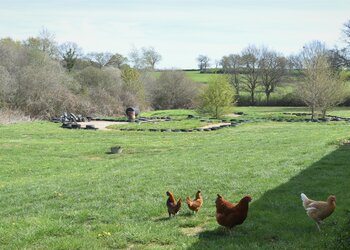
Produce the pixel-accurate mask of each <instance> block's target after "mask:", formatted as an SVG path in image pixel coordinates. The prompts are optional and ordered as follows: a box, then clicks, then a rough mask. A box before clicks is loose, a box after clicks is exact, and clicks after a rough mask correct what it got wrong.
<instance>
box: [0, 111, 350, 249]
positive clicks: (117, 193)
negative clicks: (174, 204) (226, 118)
mask: <svg viewBox="0 0 350 250" xmlns="http://www.w3.org/2000/svg"><path fill="white" fill-rule="evenodd" d="M234 111H243V112H245V113H246V115H245V116H244V117H248V118H249V119H250V118H252V117H280V116H283V112H305V111H306V110H305V109H303V108H281V107H275V108H270V107H261V108H258V107H254V108H249V107H239V108H235V109H234ZM187 114H192V115H194V114H196V113H195V112H193V111H183V110H182V111H156V112H152V113H149V114H148V116H150V115H154V116H160V115H170V116H177V117H179V116H184V117H185V116H186V115H187ZM333 114H337V115H342V116H344V117H350V110H348V109H340V108H339V109H336V110H335V111H334V112H333ZM244 117H243V118H244ZM0 133H1V137H0V147H1V151H0V160H1V166H0V193H1V199H0V207H1V210H0V215H1V216H0V248H1V249H337V248H340V247H341V246H342V244H344V240H343V238H344V237H348V235H346V234H345V231H344V230H345V224H346V223H349V218H350V210H349V208H350V193H349V188H350V184H349V178H350V168H349V160H350V146H349V145H348V144H347V140H348V139H350V123H347V122H327V123H311V122H309V123H307V122H292V123H291V122H273V121H255V122H250V123H246V124H242V125H239V126H237V127H230V128H224V129H221V130H219V131H211V132H192V133H167V132H163V133H161V132H137V131H133V132H130V131H128V132H127V131H119V130H110V131H88V130H67V129H62V128H60V127H59V124H56V123H49V122H40V121H36V122H32V123H22V124H15V125H0ZM116 145H119V146H122V147H123V149H124V150H123V152H122V153H121V154H109V151H110V147H112V146H116ZM198 189H200V190H201V191H202V193H203V197H204V205H203V208H202V209H201V210H200V211H199V213H198V214H197V215H192V213H191V212H190V210H189V209H188V208H187V206H185V205H183V207H182V209H181V211H180V214H179V215H177V216H176V217H174V218H171V219H169V218H168V214H167V209H166V206H165V202H166V199H167V197H166V195H165V192H166V191H168V190H169V191H172V192H173V193H174V194H175V197H176V198H178V197H181V198H182V199H183V200H184V199H185V197H186V196H192V197H193V196H194V194H195V192H196V191H197V190H198ZM301 192H304V193H306V194H307V195H309V196H310V197H311V198H314V199H326V198H327V196H328V195H329V194H335V195H336V196H337V209H336V211H335V213H334V214H333V215H332V216H331V217H330V218H328V219H326V220H325V223H324V224H323V225H322V226H321V228H322V231H321V232H318V231H317V228H316V225H315V223H314V222H313V221H311V220H310V219H309V218H308V217H307V215H306V213H305V211H304V209H303V207H302V205H301V200H300V193H301ZM218 193H219V194H221V195H222V196H224V197H225V199H227V200H229V201H232V202H237V201H239V199H240V198H241V197H242V196H244V195H247V194H250V195H251V196H252V197H253V201H252V203H251V205H250V209H249V214H248V218H247V220H246V221H245V223H244V224H243V225H240V226H237V227H236V228H234V229H233V231H232V232H231V233H229V232H225V231H224V230H223V229H222V228H221V227H220V226H218V224H217V223H216V220H215V203H214V201H215V198H216V194H218ZM344 235H345V236H344Z"/></svg>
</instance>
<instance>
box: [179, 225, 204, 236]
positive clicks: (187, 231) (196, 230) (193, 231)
mask: <svg viewBox="0 0 350 250" xmlns="http://www.w3.org/2000/svg"><path fill="white" fill-rule="evenodd" d="M203 231H204V228H203V227H186V228H182V229H181V232H182V233H183V234H184V235H187V236H196V235H198V234H200V233H201V232H203Z"/></svg>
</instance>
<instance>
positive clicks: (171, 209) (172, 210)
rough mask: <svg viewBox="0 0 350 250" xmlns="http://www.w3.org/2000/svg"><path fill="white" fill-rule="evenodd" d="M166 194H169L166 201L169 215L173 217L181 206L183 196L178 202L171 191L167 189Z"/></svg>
mask: <svg viewBox="0 0 350 250" xmlns="http://www.w3.org/2000/svg"><path fill="white" fill-rule="evenodd" d="M166 195H167V196H169V198H168V199H167V201H166V206H167V207H168V213H169V217H171V215H173V216H175V214H177V213H178V212H179V210H180V208H181V198H180V199H179V200H178V201H177V202H176V200H175V198H174V195H173V194H172V193H171V192H169V191H167V192H166Z"/></svg>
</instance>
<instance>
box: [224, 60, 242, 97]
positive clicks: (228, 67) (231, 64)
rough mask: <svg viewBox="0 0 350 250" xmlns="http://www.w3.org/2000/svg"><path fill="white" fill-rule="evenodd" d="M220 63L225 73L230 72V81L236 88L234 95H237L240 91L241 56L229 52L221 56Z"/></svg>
mask: <svg viewBox="0 0 350 250" xmlns="http://www.w3.org/2000/svg"><path fill="white" fill-rule="evenodd" d="M220 64H221V66H222V69H223V71H224V73H225V74H231V78H230V83H231V84H232V86H233V87H234V88H235V90H236V96H237V97H238V96H239V92H240V79H239V73H240V72H239V71H240V67H241V65H242V58H241V56H240V55H238V54H230V55H228V56H223V57H222V59H221V61H220Z"/></svg>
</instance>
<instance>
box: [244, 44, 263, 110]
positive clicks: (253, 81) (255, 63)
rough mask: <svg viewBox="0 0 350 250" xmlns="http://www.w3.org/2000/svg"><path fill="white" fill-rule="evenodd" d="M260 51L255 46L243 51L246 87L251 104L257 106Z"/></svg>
mask: <svg viewBox="0 0 350 250" xmlns="http://www.w3.org/2000/svg"><path fill="white" fill-rule="evenodd" d="M260 54H261V52H260V50H259V49H258V48H256V47H255V46H253V45H250V46H248V47H247V48H245V49H244V50H243V51H242V65H243V71H244V74H243V78H244V87H245V89H246V90H247V91H249V93H250V102H251V104H252V105H254V104H255V91H256V88H257V87H258V78H259V58H260Z"/></svg>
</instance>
